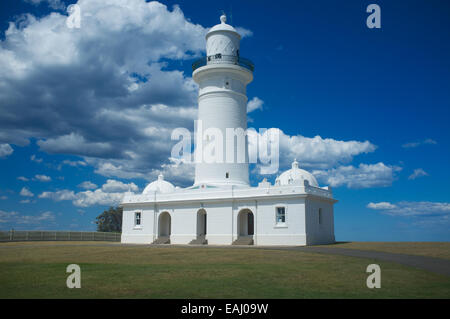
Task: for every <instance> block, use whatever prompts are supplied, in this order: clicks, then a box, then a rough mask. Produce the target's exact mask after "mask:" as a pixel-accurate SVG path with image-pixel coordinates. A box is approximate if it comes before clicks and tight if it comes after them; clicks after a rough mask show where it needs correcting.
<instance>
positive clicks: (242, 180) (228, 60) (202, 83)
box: [193, 15, 253, 187]
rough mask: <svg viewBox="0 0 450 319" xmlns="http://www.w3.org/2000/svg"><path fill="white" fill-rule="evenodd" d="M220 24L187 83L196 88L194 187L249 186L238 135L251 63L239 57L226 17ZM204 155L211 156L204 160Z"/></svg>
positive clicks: (237, 38)
mask: <svg viewBox="0 0 450 319" xmlns="http://www.w3.org/2000/svg"><path fill="white" fill-rule="evenodd" d="M220 21H221V23H220V24H218V25H216V26H214V27H212V28H211V29H210V30H209V32H208V33H207V35H206V57H205V58H204V59H202V60H200V61H199V62H197V63H195V64H194V65H193V71H194V72H193V79H194V81H195V82H197V83H198V85H199V97H198V122H197V128H196V167H195V182H194V186H201V187H207V186H219V187H220V186H237V187H239V186H249V177H248V146H247V139H246V137H245V135H243V133H244V132H245V131H246V130H247V95H246V86H247V84H249V83H250V82H251V81H252V80H253V64H252V63H251V62H250V61H249V60H246V59H243V58H241V57H240V56H239V42H240V40H241V36H240V35H239V33H238V32H237V31H236V30H235V29H234V28H233V27H232V26H231V25H229V24H227V23H226V16H225V15H222V16H221V17H220ZM214 132H217V133H219V134H218V135H217V134H215V133H214ZM220 135H221V136H220ZM219 139H221V141H219ZM211 144H213V145H215V147H212V146H211ZM208 150H209V151H211V153H208V154H212V155H213V156H212V157H211V158H209V159H208V158H206V153H207V152H208ZM199 156H200V157H199Z"/></svg>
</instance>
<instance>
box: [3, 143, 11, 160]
mask: <svg viewBox="0 0 450 319" xmlns="http://www.w3.org/2000/svg"><path fill="white" fill-rule="evenodd" d="M13 152H14V149H13V148H12V147H11V145H9V144H0V158H2V157H7V156H9V155H11V154H12V153H13Z"/></svg>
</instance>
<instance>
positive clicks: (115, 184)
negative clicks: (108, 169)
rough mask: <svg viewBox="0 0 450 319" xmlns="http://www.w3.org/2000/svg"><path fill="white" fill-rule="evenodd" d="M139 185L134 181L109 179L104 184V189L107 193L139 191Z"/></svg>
mask: <svg viewBox="0 0 450 319" xmlns="http://www.w3.org/2000/svg"><path fill="white" fill-rule="evenodd" d="M138 190H139V187H137V185H136V184H134V183H129V184H125V183H122V182H120V181H116V180H114V179H108V180H107V181H106V183H105V184H103V186H102V191H104V192H106V193H117V192H137V191H138Z"/></svg>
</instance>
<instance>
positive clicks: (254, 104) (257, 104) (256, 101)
mask: <svg viewBox="0 0 450 319" xmlns="http://www.w3.org/2000/svg"><path fill="white" fill-rule="evenodd" d="M263 104H264V101H263V100H261V99H260V98H258V97H256V96H255V97H254V98H253V99H251V100H250V101H248V103H247V113H250V112H253V111H255V110H262V107H263Z"/></svg>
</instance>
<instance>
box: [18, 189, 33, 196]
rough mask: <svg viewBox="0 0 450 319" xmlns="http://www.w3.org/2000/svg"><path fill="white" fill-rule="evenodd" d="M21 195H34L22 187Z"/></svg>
mask: <svg viewBox="0 0 450 319" xmlns="http://www.w3.org/2000/svg"><path fill="white" fill-rule="evenodd" d="M20 195H21V196H27V197H33V196H34V194H33V193H32V192H31V191H30V190H29V189H28V188H26V187H22V189H21V191H20Z"/></svg>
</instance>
